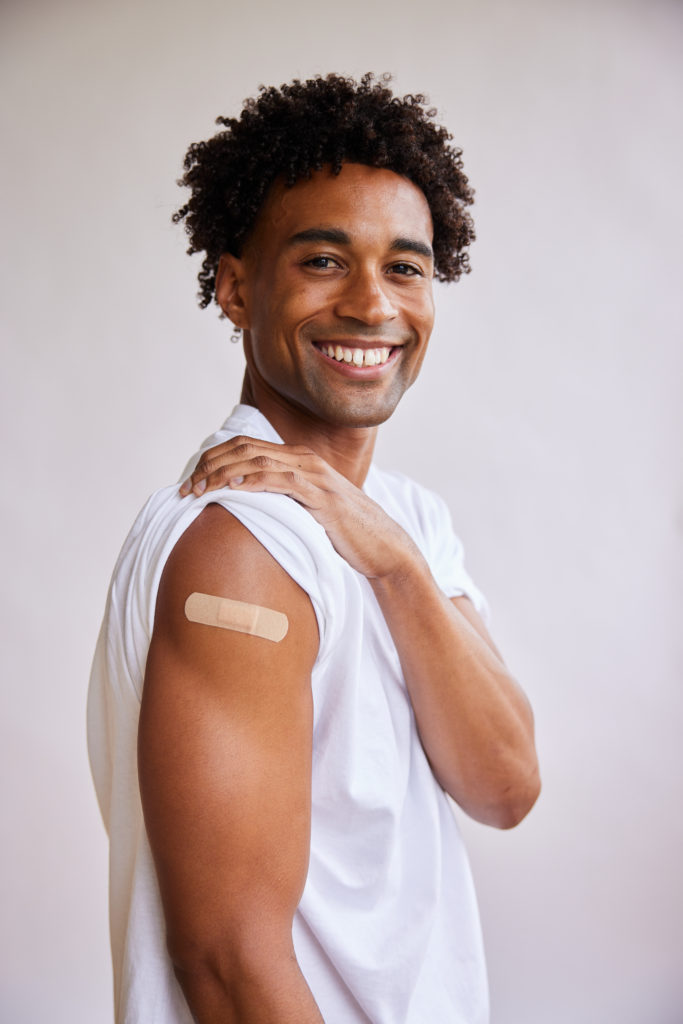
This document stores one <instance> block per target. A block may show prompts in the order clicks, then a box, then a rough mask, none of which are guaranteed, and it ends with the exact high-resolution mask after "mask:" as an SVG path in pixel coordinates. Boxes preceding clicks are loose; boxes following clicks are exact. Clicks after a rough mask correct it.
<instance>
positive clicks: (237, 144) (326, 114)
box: [173, 73, 475, 308]
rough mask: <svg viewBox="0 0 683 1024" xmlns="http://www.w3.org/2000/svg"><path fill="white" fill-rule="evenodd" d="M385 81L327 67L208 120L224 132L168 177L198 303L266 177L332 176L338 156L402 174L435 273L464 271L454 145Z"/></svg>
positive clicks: (264, 189)
mask: <svg viewBox="0 0 683 1024" xmlns="http://www.w3.org/2000/svg"><path fill="white" fill-rule="evenodd" d="M390 80H391V75H387V74H385V75H381V76H380V77H379V79H376V78H375V76H374V75H373V74H372V73H368V74H366V75H363V77H362V78H361V80H360V82H356V81H354V79H353V78H346V77H342V76H341V75H335V74H330V75H327V76H326V77H324V78H323V77H322V76H318V77H316V78H312V79H309V80H308V81H306V82H301V81H299V80H298V79H295V80H294V81H293V82H292V83H291V84H289V85H283V86H281V87H280V89H276V88H274V87H270V88H266V86H263V85H262V86H260V87H259V95H258V97H256V98H255V99H248V100H245V102H244V104H243V110H242V113H241V115H240V117H239V118H233V117H219V118H217V119H216V124H221V125H223V126H224V128H225V130H224V131H220V132H218V133H217V134H216V135H214V136H213V138H211V139H209V140H208V141H206V142H196V143H194V144H193V145H191V146H190V148H189V149H188V151H187V153H186V155H185V161H184V164H183V167H184V170H185V173H184V175H183V177H182V178H181V179H180V180H179V181H178V184H179V185H182V186H185V187H187V188H189V189H191V192H192V195H191V197H190V199H189V201H188V202H187V203H186V204H185V205H184V206H182V207H181V208H180V209H179V210H178V211H177V212H176V213H175V214H174V215H173V221H174V223H176V224H177V223H178V222H179V221H181V220H184V221H185V230H186V232H187V234H188V237H189V239H190V247H189V249H188V250H187V251H188V253H190V254H192V253H196V252H204V253H205V254H206V255H205V258H204V261H203V263H202V268H201V270H200V272H199V275H198V276H199V285H200V291H199V293H198V298H199V304H200V306H201V307H202V308H204V307H206V306H208V305H209V303H210V302H211V300H212V298H213V297H214V290H215V284H216V270H217V267H218V261H219V258H220V256H221V254H222V253H224V252H230V253H232V254H233V255H234V256H238V257H239V256H240V255H241V252H242V248H243V246H244V243H245V241H246V239H247V238H248V236H249V233H250V231H251V229H252V228H253V226H254V223H255V221H256V218H257V216H258V213H259V210H260V209H261V206H262V205H263V202H264V200H265V198H266V194H267V193H268V190H269V188H270V187H271V185H272V184H273V182H274V181H275V180H276V179H282V180H283V181H284V182H285V184H286V185H288V186H292V185H294V184H295V182H297V181H298V180H299V179H301V178H310V176H311V173H312V172H313V171H317V170H320V169H321V168H322V167H323V166H325V165H330V166H331V168H332V170H333V172H334V173H335V174H339V172H340V170H341V168H342V164H344V163H358V164H366V165H368V166H370V167H385V168H388V169H389V170H391V171H395V172H396V173H397V174H401V175H404V176H405V177H406V178H408V179H409V180H410V181H412V182H413V183H414V184H415V185H417V187H418V188H420V189H421V190H422V192H423V193H424V195H425V197H426V199H427V202H428V204H429V208H430V210H431V214H432V222H433V225H434V241H433V248H434V263H435V276H436V277H437V278H438V279H439V280H440V281H457V279H458V278H459V277H460V275H461V274H463V273H469V269H470V267H469V257H468V254H467V252H465V249H466V247H467V246H468V245H469V244H470V242H471V241H473V239H474V237H475V236H474V224H473V222H472V218H471V216H470V215H469V213H468V212H467V210H466V207H467V206H469V205H470V204H471V203H472V202H473V200H474V192H473V190H472V189H471V188H470V185H469V182H468V180H467V177H466V176H465V173H464V172H463V169H462V150H460V149H456V148H455V147H454V146H451V145H449V140H450V139H451V138H452V136H451V135H450V133H449V132H448V131H447V130H446V129H445V128H443V127H441V126H439V125H437V124H434V123H433V118H434V117H435V116H436V111H435V110H434V109H433V108H430V109H428V110H426V109H425V108H424V106H423V105H424V104H425V103H426V102H427V100H426V98H425V97H424V96H423V95H421V94H419V93H418V94H417V95H414V96H413V95H407V96H404V97H403V98H402V99H401V98H399V97H398V96H394V95H393V93H392V92H391V89H389V88H388V82H389V81H390Z"/></svg>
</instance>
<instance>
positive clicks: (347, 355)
mask: <svg viewBox="0 0 683 1024" xmlns="http://www.w3.org/2000/svg"><path fill="white" fill-rule="evenodd" d="M320 351H321V352H324V353H325V355H326V356H329V358H330V359H335V360H336V361H337V362H338V363H349V364H351V365H353V366H383V365H384V363H386V361H387V359H388V358H389V356H390V355H391V351H392V350H391V348H387V347H386V346H384V347H382V348H347V347H346V346H344V345H320Z"/></svg>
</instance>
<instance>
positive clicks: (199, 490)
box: [192, 480, 206, 497]
mask: <svg viewBox="0 0 683 1024" xmlns="http://www.w3.org/2000/svg"><path fill="white" fill-rule="evenodd" d="M192 490H193V491H194V493H195V494H196V495H197V497H199V495H200V494H203V493H204V491H205V490H206V480H198V481H197V483H196V484H195V485H194V487H193V488H192Z"/></svg>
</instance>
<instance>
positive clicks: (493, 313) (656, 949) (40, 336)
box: [0, 0, 683, 1024]
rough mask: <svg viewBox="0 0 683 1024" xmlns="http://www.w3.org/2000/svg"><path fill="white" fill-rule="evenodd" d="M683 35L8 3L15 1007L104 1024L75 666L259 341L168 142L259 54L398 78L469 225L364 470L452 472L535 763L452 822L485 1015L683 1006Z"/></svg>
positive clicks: (645, 27)
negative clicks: (415, 365) (230, 307)
mask: <svg viewBox="0 0 683 1024" xmlns="http://www.w3.org/2000/svg"><path fill="white" fill-rule="evenodd" d="M682 43H683V6H682V5H681V4H680V3H675V2H664V0H640V2H626V0H625V2H616V0H575V2H573V3H571V4H570V3H566V2H564V3H561V2H552V0H517V2H516V3H507V2H504V0H499V2H498V0H482V2H480V3H476V2H474V0H422V2H420V3H409V2H408V0H394V2H393V3H391V4H380V3H377V2H373V0H362V2H361V0H346V2H345V3H344V4H319V3H313V2H309V0H290V2H289V3H287V4H281V3H277V4H276V3H274V2H272V3H264V2H263V0H254V2H252V3H250V4H248V5H247V4H239V5H238V4H236V3H230V2H225V0H224V2H218V0H195V2H194V3H193V4H181V3H180V2H179V0H166V2H165V3H161V2H151V3H145V2H144V0H142V2H140V0H136V2H134V0H118V2H117V3H114V2H111V3H106V2H96V0H53V2H48V0H43V2H39V0H5V2H4V3H3V4H2V7H1V8H0V68H1V71H0V75H1V81H0V117H1V123H2V133H1V136H0V137H1V140H2V148H3V156H2V161H1V162H0V178H1V180H2V196H3V214H2V226H1V230H0V236H1V241H0V247H1V253H2V255H1V259H2V272H1V278H0V288H1V289H2V309H1V312H0V329H1V330H2V341H3V357H2V369H3V373H2V387H3V397H2V403H1V406H0V415H1V416H2V423H3V441H4V445H5V447H4V452H5V454H4V474H3V475H4V480H3V486H2V533H1V537H2V544H3V556H2V566H3V576H4V580H3V582H4V586H3V598H2V600H3V604H2V630H3V634H4V637H3V666H4V679H3V689H2V695H3V716H2V738H1V742H0V777H1V778H2V780H3V788H4V790H5V797H4V802H3V813H2V817H1V822H2V840H1V845H0V856H1V858H2V871H1V873H0V880H1V884H2V893H1V895H0V905H1V906H2V914H1V915H0V916H1V920H2V925H1V926H0V927H1V930H2V936H1V946H0V1019H1V1020H2V1021H3V1022H4V1021H7V1022H8V1024H36V1022H43V1021H50V1022H51V1024H81V1022H82V1024H99V1022H108V1021H111V995H110V988H111V982H110V968H109V950H108V935H107V923H106V913H107V911H106V885H107V878H106V875H107V865H106V860H107V854H106V841H105V835H104V830H103V828H102V824H101V821H100V819H99V814H98V811H97V807H96V803H95V797H94V792H93V789H92V785H91V781H90V777H89V770H88V765H87V760H86V750H85V724H84V719H85V697H86V688H87V678H88V672H89V665H90V659H91V657H92V652H93V648H94V644H95V639H96V634H97V630H98V627H99V621H100V618H101V614H102V611H103V607H104V601H105V595H106V589H107V585H108V581H109V576H110V573H111V570H112V568H113V565H114V561H115V558H116V556H117V553H118V550H119V548H120V545H121V543H122V541H123V539H124V537H125V534H126V532H127V531H128V529H129V527H130V525H131V523H132V521H133V518H134V516H135V514H136V512H137V510H138V509H139V507H140V506H141V505H142V503H143V501H144V500H145V499H146V497H147V495H148V494H149V493H150V492H151V491H152V490H154V489H156V488H157V487H159V486H162V485H165V484H166V483H169V482H171V481H172V480H174V479H176V478H177V476H178V474H179V473H180V471H181V469H182V467H183V465H184V462H185V460H186V458H187V457H188V455H189V454H190V453H191V452H192V451H194V449H195V447H196V445H197V442H198V441H199V440H201V439H202V438H203V437H204V436H205V435H206V434H208V433H210V432H211V431H212V430H213V429H214V428H215V427H216V426H217V425H218V424H219V423H220V422H221V421H222V419H223V418H224V416H225V415H226V413H227V412H228V411H229V410H230V409H231V408H232V405H233V404H234V402H235V401H236V400H237V397H238V394H239V383H240V379H241V372H242V365H243V364H242V356H241V353H240V351H239V349H238V348H237V347H236V346H231V345H230V344H229V343H228V335H229V325H227V324H225V323H222V322H220V321H219V319H218V317H217V315H216V313H215V312H214V311H212V310H207V311H204V312H200V311H199V310H198V308H197V306H196V305H195V302H194V294H195V291H196V283H195V274H196V271H197V269H198V265H197V264H198V258H197V257H195V258H193V259H190V258H188V257H187V256H186V255H185V252H184V250H185V247H186V241H185V237H184V235H183V232H182V230H181V229H179V228H177V227H174V226H173V225H172V224H171V223H170V216H171V213H172V211H173V210H174V209H175V208H176V206H177V205H179V203H180V202H181V201H182V198H183V194H182V193H181V191H180V190H179V189H178V188H177V187H176V185H175V179H176V178H177V177H178V176H179V174H180V170H181V160H182V156H183V154H184V152H185V149H186V147H187V145H188V144H189V143H190V142H192V141H196V140H198V139H200V138H205V137H207V136H208V135H209V134H211V133H212V132H213V131H214V124H213V122H214V118H215V117H216V116H217V115H218V114H232V113H236V112H238V110H239V106H240V103H241V101H242V99H243V98H244V97H245V96H248V95H252V94H253V93H254V92H255V91H256V88H257V86H258V85H259V83H262V82H263V83H266V84H280V83H281V82H284V81H288V80H290V79H291V78H293V77H295V76H298V77H308V76H310V75H312V74H315V73H326V72H327V71H330V70H335V71H340V72H343V73H349V74H354V75H359V74H361V73H362V72H364V71H366V70H374V71H376V72H382V71H386V70H389V71H393V72H394V73H395V75H396V83H395V85H396V89H397V90H398V91H399V92H401V93H403V92H416V91H422V92H426V93H427V94H428V95H429V97H430V99H431V101H432V102H433V103H434V104H435V105H436V106H437V107H438V109H439V115H440V119H441V120H442V121H443V122H444V123H446V124H447V125H448V126H449V128H450V129H451V131H452V132H453V133H454V136H455V140H456V142H457V144H458V145H460V146H462V147H463V149H464V153H465V164H466V168H467V171H468V173H469V175H470V178H471V180H472V182H473V184H474V186H475V188H476V190H477V203H476V206H475V207H474V211H473V212H474V216H475V219H476V223H477V231H478V241H477V242H476V243H475V245H474V247H473V250H472V265H473V273H472V274H471V275H470V276H469V277H467V278H463V280H462V281H461V282H460V283H458V284H457V285H454V286H450V287H438V288H437V310H438V312H437V327H436V330H435V333H434V336H433V340H432V345H431V351H430V353H429V354H428V358H427V361H426V364H425V367H424V371H423V375H422V378H421V380H420V381H419V382H418V383H417V385H416V386H415V388H414V389H413V390H412V391H411V392H410V393H409V395H408V396H406V399H405V401H404V403H403V404H402V406H401V408H400V409H399V411H398V412H397V414H396V416H395V418H394V419H393V420H392V422H391V423H390V424H388V425H387V426H386V427H385V428H384V431H383V433H382V437H381V440H380V444H379V447H378V462H379V463H380V464H381V465H383V466H385V467H386V468H401V469H404V470H405V471H407V472H408V473H410V474H411V475H413V476H414V477H416V478H417V479H418V480H419V481H421V482H422V483H423V484H426V485H427V486H430V487H432V488H434V489H436V490H438V491H440V492H441V493H442V494H443V495H444V497H445V498H446V499H447V501H448V502H449V505H450V507H451V510H452V513H453V517H454V520H455V523H456V529H457V531H458V532H459V534H460V535H461V536H462V538H463V540H464V542H465V546H466V550H467V553H468V565H469V568H470V570H471V572H472V574H473V575H474V577H475V579H476V580H477V581H478V583H479V584H480V586H481V587H482V588H483V589H484V590H485V592H486V593H487V596H488V598H489V601H490V604H491V606H492V610H493V632H494V635H495V637H496V639H497V641H498V643H499V645H500V646H501V648H502V650H503V652H504V653H505V655H506V657H507V660H508V662H509V664H510V665H511V667H512V669H513V670H514V672H515V673H516V675H517V676H518V677H519V679H520V681H521V682H522V684H523V685H524V687H525V688H526V690H527V692H528V693H529V696H530V697H531V700H532V702H533V704H534V707H535V711H536V717H537V731H538V745H539V750H540V755H541V760H542V769H543V779H544V791H543V794H542V797H541V800H540V802H539V804H538V805H537V807H536V809H535V810H534V811H533V813H532V815H531V816H530V817H529V818H528V820H527V821H525V822H524V823H523V824H522V825H521V826H520V827H519V828H518V829H516V830H515V831H513V832H509V833H500V832H496V831H493V830H490V829H486V828H484V827H481V826H478V825H475V824H474V823H471V822H468V821H467V820H465V819H464V817H463V816H461V817H463V828H464V829H465V832H466V836H467V840H468V845H469V849H470V854H471V859H472V865H473V870H474V875H475V879H476V882H477V888H478V893H479V898H480V904H481V910H482V918H483V925H484V931H485V939H486V945H487V950H488V959H489V969H490V976H491V995H492V1010H493V1024H681V1022H682V1021H683V972H681V969H680V967H681V959H682V957H681V953H682V950H683V883H682V882H681V864H682V863H683V823H682V818H683V816H682V814H681V810H682V808H683V772H682V770H681V768H682V765H681V739H680V737H681V735H682V733H683V699H682V690H683V687H682V686H681V681H682V680H681V668H682V662H683V658H682V657H681V655H682V653H683V652H682V643H681V636H682V633H683V631H682V630H681V578H682V577H681V569H682V568H683V566H682V559H681V538H682V534H683V502H682V497H683V495H682V489H683V488H682V484H683V480H682V479H681V476H682V474H681V458H680V447H681V446H680V441H681V438H682V437H683V423H682V419H683V416H682V413H681V380H682V379H683V365H682V364H683V357H682V351H683V346H682V343H681V342H682V339H681V327H682V324H683V316H682V311H681V302H680V284H681V280H683V276H682V271H683V267H682V260H681V238H682V237H683V205H682V203H681V182H682V181H683V159H682V156H683V153H682V150H683V146H682V143H681V130H680V129H681V118H680V110H681V101H682V99H683V96H682V89H681V85H682V78H683V72H682V62H681V54H682V53H683V48H682ZM331 1024H338V1022H331ZM340 1024H343V1022H340ZM425 1024H432V1022H425ZM434 1024H441V1022H434ZM444 1024H446V1022H444Z"/></svg>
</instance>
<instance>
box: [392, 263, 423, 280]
mask: <svg viewBox="0 0 683 1024" xmlns="http://www.w3.org/2000/svg"><path fill="white" fill-rule="evenodd" d="M389 273H391V274H401V275H402V276H405V277H424V273H423V271H422V269H421V268H420V267H417V266H415V264H414V263H392V265H391V266H390V267H389Z"/></svg>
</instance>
